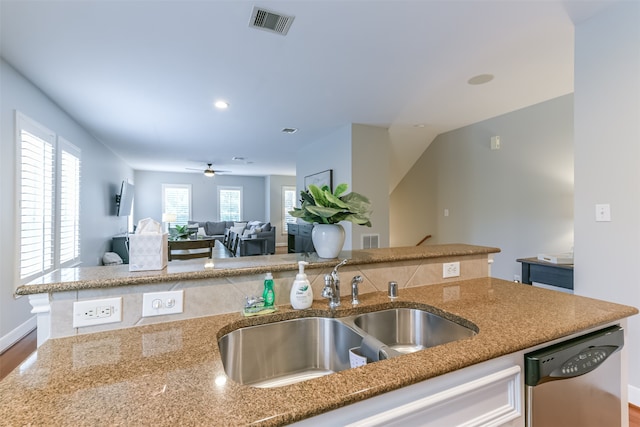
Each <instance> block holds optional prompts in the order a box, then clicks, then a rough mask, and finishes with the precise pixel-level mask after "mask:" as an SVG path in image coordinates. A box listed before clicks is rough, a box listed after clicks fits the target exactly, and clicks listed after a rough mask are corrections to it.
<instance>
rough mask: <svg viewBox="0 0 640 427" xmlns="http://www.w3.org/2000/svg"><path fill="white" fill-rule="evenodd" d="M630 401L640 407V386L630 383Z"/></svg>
mask: <svg viewBox="0 0 640 427" xmlns="http://www.w3.org/2000/svg"><path fill="white" fill-rule="evenodd" d="M628 399H629V403H631V404H632V405H633V406H637V407H639V408H640V388H638V387H634V386H632V385H629V396H628Z"/></svg>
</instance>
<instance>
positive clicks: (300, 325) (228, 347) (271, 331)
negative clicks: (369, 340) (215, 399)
mask: <svg viewBox="0 0 640 427" xmlns="http://www.w3.org/2000/svg"><path fill="white" fill-rule="evenodd" d="M475 334H476V332H475V331H474V330H473V329H470V328H467V327H465V326H462V325H460V324H458V323H455V322H452V321H450V320H447V319H445V318H443V317H440V316H438V315H436V314H433V313H429V312H428V311H424V310H418V309H413V308H393V309H388V310H382V311H374V312H371V313H366V314H360V315H355V316H349V317H343V318H323V317H304V318H298V319H291V320H284V321H280V322H274V323H267V324H264V325H258V326H249V327H246V328H240V329H236V330H235V331H232V332H229V333H228V334H226V335H224V336H223V337H222V338H220V339H219V340H218V347H219V348H220V354H221V357H222V365H223V366H224V371H225V373H226V374H227V376H228V377H229V378H231V379H232V380H234V381H235V382H237V383H240V384H244V385H249V386H252V387H260V388H267V387H281V386H285V385H288V384H293V383H297V382H300V381H306V380H310V379H312V378H317V377H320V376H323V375H328V374H332V373H334V372H338V371H342V370H345V369H350V368H351V363H350V361H349V349H350V348H354V347H360V345H361V344H362V340H363V338H364V337H366V336H367V335H370V336H372V337H373V338H376V339H377V340H378V341H379V342H381V343H382V344H384V345H386V346H387V347H389V348H390V349H392V350H395V351H390V352H385V357H395V356H399V355H401V354H404V353H412V352H415V351H418V350H422V349H425V348H428V347H433V346H436V345H440V344H445V343H448V342H451V341H456V340H459V339H463V338H468V337H471V336H473V335H475Z"/></svg>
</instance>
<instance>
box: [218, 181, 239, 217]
mask: <svg viewBox="0 0 640 427" xmlns="http://www.w3.org/2000/svg"><path fill="white" fill-rule="evenodd" d="M218 206H219V209H220V221H241V220H242V187H220V188H219V189H218Z"/></svg>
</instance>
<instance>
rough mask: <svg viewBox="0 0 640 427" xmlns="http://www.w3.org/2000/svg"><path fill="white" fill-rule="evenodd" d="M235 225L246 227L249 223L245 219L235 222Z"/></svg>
mask: <svg viewBox="0 0 640 427" xmlns="http://www.w3.org/2000/svg"><path fill="white" fill-rule="evenodd" d="M233 226H234V227H246V226H247V223H246V222H243V221H239V222H234V223H233Z"/></svg>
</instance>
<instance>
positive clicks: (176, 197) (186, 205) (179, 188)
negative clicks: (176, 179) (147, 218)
mask: <svg viewBox="0 0 640 427" xmlns="http://www.w3.org/2000/svg"><path fill="white" fill-rule="evenodd" d="M162 213H168V214H175V215H176V220H175V222H173V224H177V225H186V224H187V223H188V222H189V220H190V219H191V185H190V184H162Z"/></svg>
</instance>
